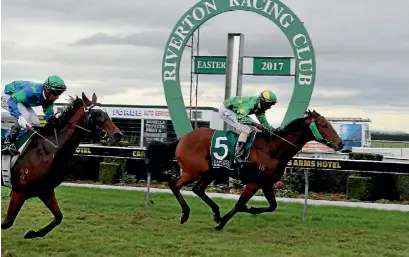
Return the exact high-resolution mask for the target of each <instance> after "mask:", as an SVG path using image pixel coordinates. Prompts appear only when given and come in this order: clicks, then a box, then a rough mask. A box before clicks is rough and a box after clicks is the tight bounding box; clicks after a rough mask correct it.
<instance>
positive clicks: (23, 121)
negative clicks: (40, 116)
mask: <svg viewBox="0 0 409 257" xmlns="http://www.w3.org/2000/svg"><path fill="white" fill-rule="evenodd" d="M17 122H18V124H19V125H20V126H21V127H22V128H33V126H31V124H30V123H28V121H27V120H26V119H25V118H24V117H23V116H20V117H18V120H17Z"/></svg>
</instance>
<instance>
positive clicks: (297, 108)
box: [162, 0, 315, 138]
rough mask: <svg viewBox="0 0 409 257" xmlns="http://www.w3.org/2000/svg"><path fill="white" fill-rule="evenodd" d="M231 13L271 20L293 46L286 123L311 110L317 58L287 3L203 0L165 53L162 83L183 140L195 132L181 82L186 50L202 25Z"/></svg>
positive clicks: (176, 31)
mask: <svg viewBox="0 0 409 257" xmlns="http://www.w3.org/2000/svg"><path fill="white" fill-rule="evenodd" d="M229 11H249V12H253V13H257V14H259V15H261V16H263V17H265V18H267V19H269V20H271V21H272V22H273V23H275V24H276V25H277V26H278V27H279V28H280V29H281V31H282V32H283V33H284V34H285V36H286V37H287V39H288V41H289V42H290V44H291V47H292V49H293V53H294V57H295V58H294V60H295V74H296V77H295V82H294V90H293V94H292V97H291V101H290V104H289V106H288V109H287V112H286V115H285V117H284V119H283V121H282V124H284V123H287V122H289V121H291V120H293V119H296V118H299V117H301V116H303V115H304V112H305V111H306V110H307V108H308V104H309V102H310V99H311V95H312V91H313V89H314V82H315V55H314V49H313V47H312V42H311V39H310V37H309V35H308V33H307V30H306V29H305V27H304V24H303V22H302V21H300V19H299V18H298V17H297V16H296V15H295V14H294V13H293V12H292V11H291V10H290V9H289V8H288V7H287V6H286V5H285V4H283V3H282V2H280V1H277V0H274V1H273V0H202V1H200V2H198V3H197V4H196V5H194V6H193V7H192V8H190V9H189V10H188V11H187V12H186V13H185V14H184V15H183V16H182V17H181V18H180V19H179V21H178V22H177V24H176V26H175V27H174V29H173V31H172V33H171V34H170V36H169V39H168V41H167V43H166V49H165V52H164V54H163V60H162V82H163V87H164V91H165V97H166V102H167V104H168V108H169V113H170V116H171V118H172V122H173V126H174V128H175V132H176V135H177V137H179V138H180V137H182V136H183V135H185V134H186V133H188V132H190V131H191V130H192V126H191V124H190V121H189V118H188V116H187V112H186V106H185V104H184V102H183V96H182V90H181V87H180V79H179V70H180V69H179V67H180V61H181V58H182V54H183V49H184V48H185V45H186V43H187V42H188V40H189V38H190V37H191V35H192V34H193V32H194V31H195V30H196V29H197V28H198V27H199V26H200V25H202V24H203V23H204V22H206V21H207V20H209V19H211V18H213V17H214V16H216V15H219V14H221V13H224V12H229ZM271 47H274V45H272V46H271ZM243 86H245V85H243Z"/></svg>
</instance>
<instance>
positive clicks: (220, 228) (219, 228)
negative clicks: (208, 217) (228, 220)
mask: <svg viewBox="0 0 409 257" xmlns="http://www.w3.org/2000/svg"><path fill="white" fill-rule="evenodd" d="M223 227H224V225H223V224H222V223H220V224H219V225H217V226H216V227H215V229H216V230H218V231H220V230H222V229H223Z"/></svg>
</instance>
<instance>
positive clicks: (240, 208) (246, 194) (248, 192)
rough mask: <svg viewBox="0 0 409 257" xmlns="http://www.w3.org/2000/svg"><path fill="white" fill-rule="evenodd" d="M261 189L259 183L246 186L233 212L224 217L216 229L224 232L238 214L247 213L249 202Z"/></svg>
mask: <svg viewBox="0 0 409 257" xmlns="http://www.w3.org/2000/svg"><path fill="white" fill-rule="evenodd" d="M259 189H260V184H258V183H254V182H252V183H248V184H246V185H245V186H244V190H243V192H242V193H241V195H240V198H239V200H238V201H237V203H236V205H235V206H234V207H233V209H232V210H231V211H229V212H228V213H227V214H226V215H224V216H223V217H222V220H221V221H220V223H219V225H218V226H217V227H216V229H217V230H222V229H223V227H224V226H225V225H226V223H227V222H228V221H229V220H230V219H231V218H232V217H233V216H234V214H236V213H237V212H245V211H246V210H247V206H246V204H247V202H248V201H249V200H250V198H251V197H253V195H254V194H255V193H256V192H257V191H258V190H259Z"/></svg>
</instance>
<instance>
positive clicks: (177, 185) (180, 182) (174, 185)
mask: <svg viewBox="0 0 409 257" xmlns="http://www.w3.org/2000/svg"><path fill="white" fill-rule="evenodd" d="M196 179H198V177H197V176H195V175H194V174H189V173H183V174H182V176H181V177H180V178H179V179H176V180H171V181H170V182H169V188H170V189H171V190H172V193H173V194H174V195H175V197H176V199H177V200H178V202H179V204H180V207H182V216H181V217H180V224H183V223H185V222H186V221H187V220H188V219H189V215H190V207H189V205H187V203H186V201H185V198H183V196H182V194H181V193H180V189H181V188H182V187H183V186H184V185H187V184H189V183H190V182H192V181H194V180H196Z"/></svg>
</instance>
